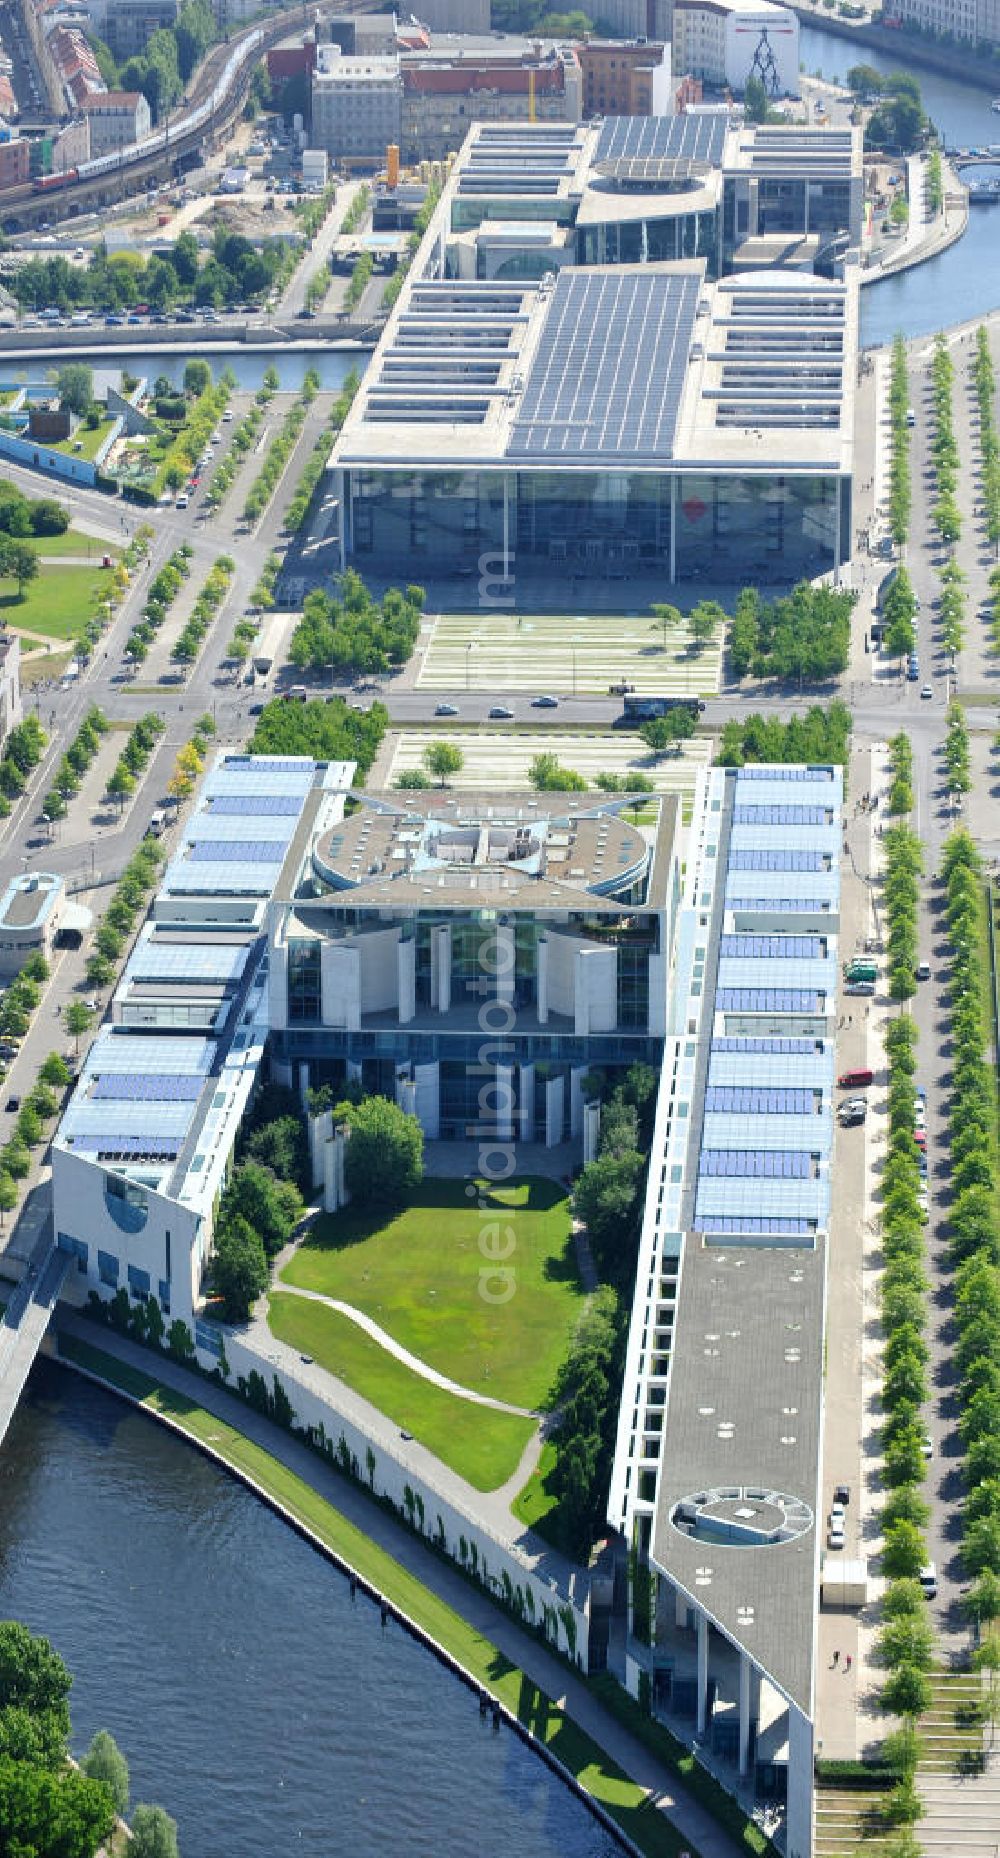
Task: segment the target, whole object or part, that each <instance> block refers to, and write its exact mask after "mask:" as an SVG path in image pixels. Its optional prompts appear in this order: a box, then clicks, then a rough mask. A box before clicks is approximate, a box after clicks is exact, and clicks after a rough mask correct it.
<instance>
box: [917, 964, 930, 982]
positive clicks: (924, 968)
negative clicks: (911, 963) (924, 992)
mask: <svg viewBox="0 0 1000 1858" xmlns="http://www.w3.org/2000/svg"><path fill="white" fill-rule="evenodd" d="M916 972H917V979H918V981H929V980H930V978H931V964H930V962H929V961H918V962H917V970H916Z"/></svg>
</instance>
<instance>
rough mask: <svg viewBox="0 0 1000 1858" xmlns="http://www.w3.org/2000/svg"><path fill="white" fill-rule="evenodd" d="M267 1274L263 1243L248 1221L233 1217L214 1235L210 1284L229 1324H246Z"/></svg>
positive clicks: (266, 1280) (261, 1291)
mask: <svg viewBox="0 0 1000 1858" xmlns="http://www.w3.org/2000/svg"><path fill="white" fill-rule="evenodd" d="M269 1277H270V1272H269V1270H268V1263H267V1257H266V1254H265V1251H264V1244H263V1240H262V1238H261V1235H260V1233H259V1232H257V1231H255V1229H254V1227H253V1226H251V1224H250V1221H249V1220H248V1219H244V1218H242V1216H241V1215H240V1214H238V1213H237V1214H233V1215H231V1216H229V1217H227V1218H226V1219H224V1220H223V1221H221V1223H220V1226H219V1230H218V1232H217V1233H216V1235H215V1256H214V1259H213V1263H212V1282H213V1284H214V1286H215V1289H216V1290H217V1291H218V1293H219V1295H220V1297H222V1299H223V1302H224V1303H225V1306H226V1315H227V1317H228V1318H229V1320H230V1322H246V1320H247V1318H248V1316H249V1314H250V1311H251V1308H252V1306H253V1304H254V1303H255V1302H256V1300H257V1298H258V1297H259V1296H262V1295H263V1293H264V1291H265V1290H266V1289H267V1286H268V1281H269Z"/></svg>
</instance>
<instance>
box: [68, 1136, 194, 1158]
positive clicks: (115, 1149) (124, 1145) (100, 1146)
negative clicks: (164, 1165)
mask: <svg viewBox="0 0 1000 1858" xmlns="http://www.w3.org/2000/svg"><path fill="white" fill-rule="evenodd" d="M73 1147H74V1149H82V1150H86V1152H87V1153H88V1154H95V1155H97V1157H98V1159H99V1160H102V1161H111V1160H114V1159H115V1158H116V1157H117V1158H118V1159H120V1160H140V1159H148V1160H151V1161H154V1160H156V1161H173V1160H176V1157H177V1156H178V1154H179V1153H180V1139H179V1138H178V1137H177V1136H175V1135H78V1136H75V1137H74V1138H73Z"/></svg>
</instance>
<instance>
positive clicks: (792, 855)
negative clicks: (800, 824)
mask: <svg viewBox="0 0 1000 1858" xmlns="http://www.w3.org/2000/svg"><path fill="white" fill-rule="evenodd" d="M728 869H729V870H730V871H829V870H830V869H831V865H830V859H829V855H828V854H827V853H825V852H806V851H796V850H790V849H787V848H785V847H782V846H775V847H774V848H773V849H772V848H771V847H770V846H769V847H768V848H767V849H766V850H764V849H763V848H758V847H750V848H749V849H745V850H741V849H740V848H739V847H734V848H733V850H732V851H731V852H730V854H729V860H728Z"/></svg>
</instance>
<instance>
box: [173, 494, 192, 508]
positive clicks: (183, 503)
mask: <svg viewBox="0 0 1000 1858" xmlns="http://www.w3.org/2000/svg"><path fill="white" fill-rule="evenodd" d="M190 501H191V499H190V497H188V496H187V494H186V492H184V491H183V490H182V491H181V494H180V496H179V497H178V499H177V502H176V503H175V504H174V508H175V510H186V509H187V506H188V504H189V502H190Z"/></svg>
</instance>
